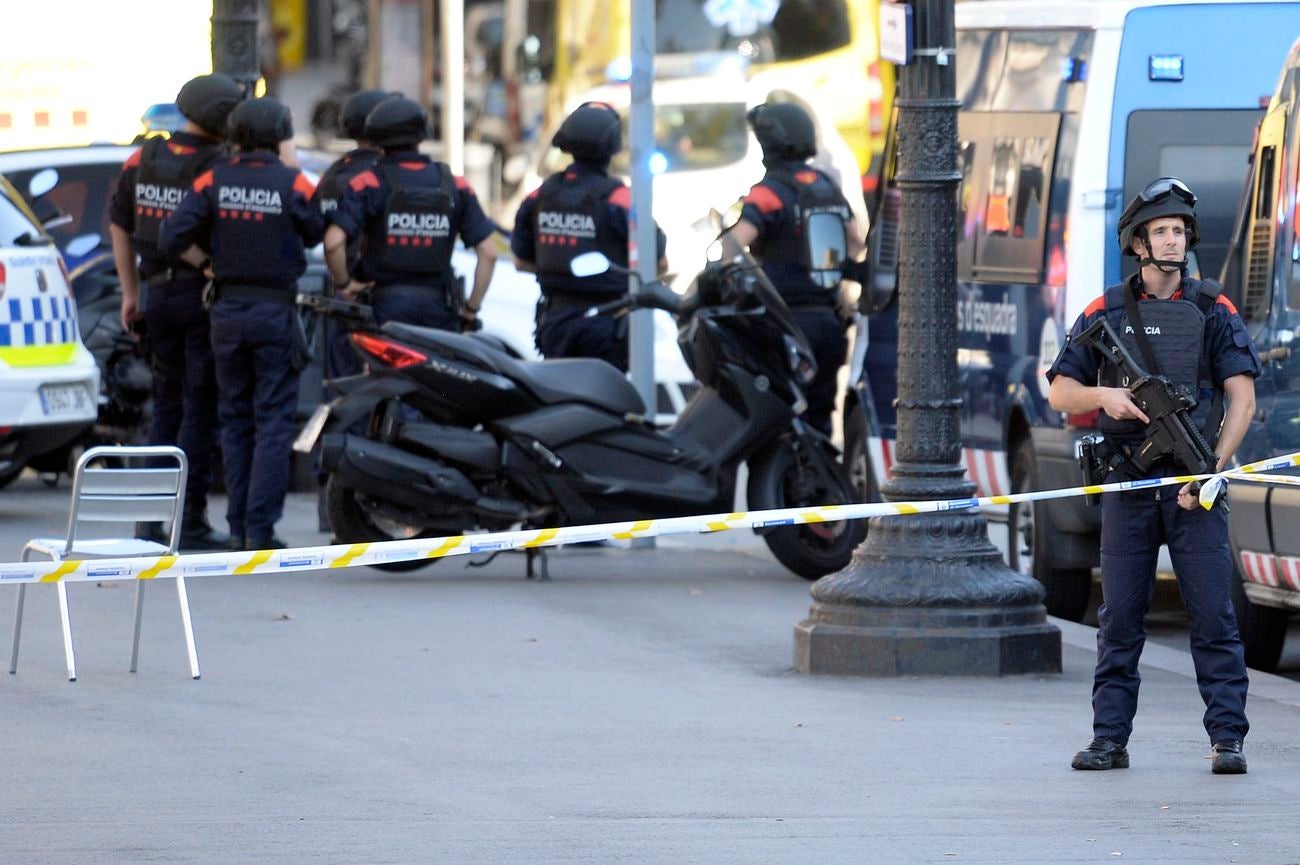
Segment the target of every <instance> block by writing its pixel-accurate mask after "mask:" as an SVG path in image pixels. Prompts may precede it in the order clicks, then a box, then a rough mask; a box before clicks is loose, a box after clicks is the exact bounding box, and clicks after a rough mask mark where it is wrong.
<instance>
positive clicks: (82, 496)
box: [65, 446, 189, 555]
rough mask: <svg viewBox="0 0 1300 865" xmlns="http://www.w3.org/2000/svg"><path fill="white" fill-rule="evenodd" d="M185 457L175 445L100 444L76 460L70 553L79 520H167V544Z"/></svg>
mask: <svg viewBox="0 0 1300 865" xmlns="http://www.w3.org/2000/svg"><path fill="white" fill-rule="evenodd" d="M188 477H189V461H188V460H186V458H185V451H183V450H181V449H180V448H178V447H133V446H106V447H96V448H91V449H90V450H88V451H86V452H85V453H84V454H82V455H81V459H79V460H77V468H76V471H75V472H74V473H73V476H72V508H71V510H70V511H69V513H68V545H67V548H66V550H65V555H66V554H69V553H71V551H72V547H73V544H74V543H75V541H76V536H77V525H78V524H79V523H88V522H96V523H136V522H164V521H168V520H170V521H171V524H172V526H171V544H170V547H171V548H172V549H173V550H175V549H176V546H177V542H178V541H179V539H180V531H181V518H182V510H183V508H184V506H185V484H186V482H187V480H188Z"/></svg>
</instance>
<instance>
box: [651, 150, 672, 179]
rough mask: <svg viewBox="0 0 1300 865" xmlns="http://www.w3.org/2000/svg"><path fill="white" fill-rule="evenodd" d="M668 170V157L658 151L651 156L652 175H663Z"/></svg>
mask: <svg viewBox="0 0 1300 865" xmlns="http://www.w3.org/2000/svg"><path fill="white" fill-rule="evenodd" d="M667 170H668V157H667V156H664V155H663V154H662V153H660V152H659V151H658V150H656V151H655V152H654V153H651V154H650V173H651V174H663V173H664V172H665V171H667Z"/></svg>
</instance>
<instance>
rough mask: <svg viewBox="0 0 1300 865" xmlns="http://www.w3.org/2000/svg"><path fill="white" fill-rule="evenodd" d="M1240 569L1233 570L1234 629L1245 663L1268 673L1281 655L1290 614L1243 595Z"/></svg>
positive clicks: (1275, 665) (1244, 592)
mask: <svg viewBox="0 0 1300 865" xmlns="http://www.w3.org/2000/svg"><path fill="white" fill-rule="evenodd" d="M1241 580H1242V577H1241V574H1240V572H1237V573H1234V574H1233V579H1232V608H1233V610H1234V611H1235V612H1236V613H1237V630H1238V631H1240V632H1241V642H1242V645H1244V646H1245V647H1246V666H1247V667H1251V668H1253V669H1256V670H1263V671H1264V672H1266V673H1271V672H1273V671H1274V670H1276V669H1277V663H1278V661H1280V660H1281V659H1282V647H1283V646H1284V645H1285V644H1286V629H1287V625H1288V624H1290V619H1291V614H1290V613H1288V612H1287V611H1286V610H1279V609H1277V608H1276V607H1265V606H1262V605H1260V604H1256V603H1254V602H1253V601H1251V600H1250V598H1248V597H1246V589H1245V588H1244V587H1243V586H1242V584H1241Z"/></svg>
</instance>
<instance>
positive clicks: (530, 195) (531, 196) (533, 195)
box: [524, 186, 542, 201]
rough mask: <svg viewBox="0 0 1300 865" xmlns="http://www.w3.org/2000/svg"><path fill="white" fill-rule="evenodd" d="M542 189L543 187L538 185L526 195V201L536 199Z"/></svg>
mask: <svg viewBox="0 0 1300 865" xmlns="http://www.w3.org/2000/svg"><path fill="white" fill-rule="evenodd" d="M541 191H542V188H541V187H540V186H539V187H537V188H536V189H534V190H533V191H532V192H530V193H528V194H527V195H525V196H524V201H532V200H534V199H536V198H537V194H538V193H539V192H541Z"/></svg>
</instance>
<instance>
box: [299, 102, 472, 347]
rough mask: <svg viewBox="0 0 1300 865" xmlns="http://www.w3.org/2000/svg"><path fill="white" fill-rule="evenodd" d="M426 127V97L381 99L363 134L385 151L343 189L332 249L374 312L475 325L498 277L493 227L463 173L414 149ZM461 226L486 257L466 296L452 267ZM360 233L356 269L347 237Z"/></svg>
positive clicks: (338, 267) (432, 323) (455, 326)
mask: <svg viewBox="0 0 1300 865" xmlns="http://www.w3.org/2000/svg"><path fill="white" fill-rule="evenodd" d="M428 135H429V120H428V116H427V115H426V114H425V112H424V109H423V108H421V107H420V106H419V104H418V103H416V102H414V101H412V100H410V99H405V98H393V99H388V100H385V101H383V102H380V103H379V104H378V105H377V106H375V108H374V109H373V110H372V111H371V112H370V114H369V115H368V116H367V117H366V128H365V136H366V138H367V139H369V140H370V141H371V142H373V143H374V144H377V145H378V146H379V147H381V148H383V151H384V153H383V156H381V157H380V158H379V159H378V160H377V161H376V162H375V164H374V165H373V166H372V167H371V168H369V169H366V170H365V171H362V172H360V173H358V174H356V175H354V176H353V177H352V179H351V180H350V181H349V182H348V184H347V186H346V188H345V189H344V190H343V195H342V197H341V198H340V199H339V206H338V208H337V209H335V210H334V211H333V212H332V213H331V214H330V216H329V222H330V225H329V228H328V229H327V230H326V232H325V258H326V261H327V262H328V263H329V267H330V274H331V275H332V276H333V278H334V280H335V285H336V290H337V291H339V292H340V293H341V294H342V295H343V296H345V297H356V296H357V294H359V293H360V292H361V291H363V290H365V289H367V288H370V289H371V301H370V303H371V307H372V308H373V309H374V313H375V318H376V320H378V321H380V322H384V321H400V322H405V323H407V324H416V325H421V326H424V327H434V328H440V329H442V330H455V331H459V330H461V329H462V327H465V326H469V327H473V326H474V324H475V322H476V321H477V317H478V312H479V308H480V306H481V305H482V303H483V296H484V295H485V294H486V293H487V289H488V283H489V282H490V281H491V279H492V270H493V267H494V266H495V264H496V255H497V254H496V248H495V246H493V243H492V232H493V230H494V228H495V227H494V226H493V224H492V221H491V220H489V219H488V218H487V216H486V214H484V213H483V208H482V207H480V206H479V203H478V197H477V196H476V195H475V194H474V190H473V189H472V188H471V187H470V185H469V184H468V183H467V182H466V181H465V179H464V178H462V177H457V176H456V175H454V174H452V172H451V168H450V167H448V166H447V165H446V164H444V163H441V162H434V161H433V160H431V159H430V158H429V157H427V156H425V155H424V154H422V153H420V152H418V151H417V150H416V146H417V145H418V144H419V143H420V142H421V141H423V140H424V139H425V138H427V137H428ZM458 234H459V235H460V238H461V240H463V241H464V242H465V245H466V246H467V247H472V248H473V249H474V252H475V254H476V255H477V257H478V261H477V263H476V265H475V267H474V287H473V289H472V291H471V292H470V296H469V299H468V300H464V299H463V298H462V295H461V289H460V286H459V283H458V282H457V280H456V274H455V272H454V271H453V270H452V267H451V254H452V249H453V247H454V244H455V241H456V236H457V235H458ZM356 237H360V238H361V240H362V243H361V257H360V260H359V261H358V262H357V265H356V268H355V273H354V274H349V273H348V263H347V243H348V241H349V240H350V239H352V238H356Z"/></svg>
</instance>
